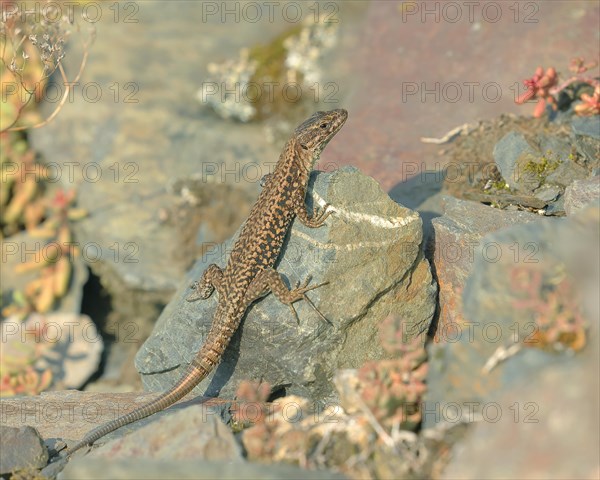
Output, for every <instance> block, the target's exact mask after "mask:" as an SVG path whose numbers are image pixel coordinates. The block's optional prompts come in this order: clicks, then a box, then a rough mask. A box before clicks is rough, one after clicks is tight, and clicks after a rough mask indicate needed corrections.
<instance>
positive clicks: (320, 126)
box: [319, 123, 327, 128]
mask: <svg viewBox="0 0 600 480" xmlns="http://www.w3.org/2000/svg"><path fill="white" fill-rule="evenodd" d="M319 128H327V124H326V123H322V124H321V125H319Z"/></svg>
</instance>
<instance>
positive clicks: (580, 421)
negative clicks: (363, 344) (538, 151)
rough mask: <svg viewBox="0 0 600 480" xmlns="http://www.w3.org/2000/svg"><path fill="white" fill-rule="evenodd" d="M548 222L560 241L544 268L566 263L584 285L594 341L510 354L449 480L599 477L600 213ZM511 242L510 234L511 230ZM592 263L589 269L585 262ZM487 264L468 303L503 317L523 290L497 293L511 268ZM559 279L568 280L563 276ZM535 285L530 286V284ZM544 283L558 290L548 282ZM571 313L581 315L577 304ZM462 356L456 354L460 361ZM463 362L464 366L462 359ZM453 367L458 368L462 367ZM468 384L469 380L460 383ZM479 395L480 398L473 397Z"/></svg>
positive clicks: (548, 231) (581, 299) (546, 234)
mask: <svg viewBox="0 0 600 480" xmlns="http://www.w3.org/2000/svg"><path fill="white" fill-rule="evenodd" d="M545 225H546V227H545V228H542V230H543V231H542V234H541V235H540V237H543V238H548V239H549V240H551V239H555V241H549V242H547V243H546V242H544V243H541V244H540V245H542V246H543V247H542V248H543V251H542V250H540V260H541V261H543V265H539V266H540V267H541V270H542V271H545V272H548V271H552V270H551V269H549V267H552V266H553V265H552V264H554V266H555V265H561V264H562V265H563V266H566V272H567V273H568V275H569V277H570V278H571V279H572V281H573V286H574V290H576V291H575V292H571V293H572V294H575V295H576V297H577V300H576V301H575V303H572V304H571V305H576V306H577V307H578V308H581V313H583V314H584V316H585V318H586V320H587V332H586V345H585V347H584V348H583V349H582V350H581V351H580V352H579V353H577V354H575V355H564V354H563V355H557V354H548V353H542V352H541V351H538V352H534V351H533V349H527V350H524V351H522V352H520V353H518V354H517V355H516V356H514V357H511V358H509V359H507V360H506V361H505V364H504V365H502V364H501V365H499V366H498V367H497V369H498V370H499V371H498V372H497V374H498V375H497V376H496V381H497V382H498V386H499V390H498V391H497V392H496V393H495V394H494V395H493V396H488V397H487V400H485V401H483V402H482V403H481V405H483V406H484V409H483V410H482V413H483V412H485V413H484V414H483V415H481V417H480V419H479V421H477V422H476V423H475V424H474V425H471V426H470V427H471V428H470V433H469V435H468V437H467V438H466V439H464V440H463V441H461V442H460V444H459V446H458V447H457V448H455V449H454V451H453V454H452V455H451V460H450V462H449V464H448V466H447V467H446V470H445V471H444V475H443V477H442V478H448V479H451V478H556V479H559V478H594V477H595V476H597V473H598V447H599V445H600V433H599V431H598V428H597V426H598V424H599V422H600V411H599V410H598V389H599V387H600V385H599V379H600V372H599V365H598V355H600V342H599V335H598V334H599V332H600V328H599V327H600V325H599V323H598V322H599V318H600V311H599V310H600V306H599V304H598V284H599V283H600V269H599V267H598V265H600V258H599V256H600V252H599V251H598V243H597V242H598V240H599V239H598V229H599V227H600V210H599V209H598V208H597V207H590V208H588V209H586V210H585V211H584V212H581V213H580V214H578V215H576V216H575V217H571V218H570V219H567V220H564V221H561V222H560V223H545ZM535 226H536V225H533V224H532V225H527V226H523V227H516V228H515V229H519V230H520V231H521V234H522V233H523V231H524V230H528V231H529V233H530V235H533V228H534V227H535ZM506 233H507V234H508V232H506ZM513 238H514V237H513ZM521 238H522V236H521ZM504 239H505V240H507V239H508V237H507V236H506V235H505V236H504ZM574 239H576V243H575V242H574ZM594 242H596V243H595V244H594ZM574 243H575V244H574ZM581 252H586V258H585V259H584V260H581V259H578V258H577V257H578V256H580V255H581ZM554 255H556V256H557V257H558V261H557V262H555V261H554ZM584 263H587V264H588V266H587V267H586V266H584V265H582V264H584ZM482 266H483V267H484V271H483V272H481V271H480V272H481V273H483V275H476V276H474V277H473V282H472V283H471V282H469V286H470V289H469V291H468V292H465V295H466V297H467V298H466V299H465V300H466V308H467V309H468V310H469V311H470V312H472V313H473V314H477V315H481V316H480V317H478V318H482V319H483V318H485V319H489V320H487V321H488V322H491V321H496V320H498V319H499V317H502V316H503V314H502V313H501V312H502V311H505V310H509V311H510V310H512V309H511V307H510V302H509V303H508V304H507V303H503V304H502V306H501V307H500V309H499V308H498V307H499V306H500V302H503V301H504V300H506V299H507V297H511V296H512V297H513V298H515V297H518V295H517V292H515V291H514V290H516V289H514V290H513V291H512V292H510V293H508V295H507V292H505V291H498V290H497V287H498V286H499V283H501V282H502V280H501V278H500V277H501V276H502V275H503V272H502V271H501V270H504V267H505V266H506V265H505V266H500V265H491V264H490V265H482ZM479 281H483V282H485V283H484V285H485V289H486V290H489V291H488V292H487V293H486V292H484V291H483V290H484V289H483V288H481V286H480V287H477V286H476V284H475V282H479ZM552 281H553V282H554V283H556V282H557V281H560V276H559V277H558V278H556V277H555V278H554V279H552ZM527 287H528V286H527V285H525V289H527ZM544 288H551V287H549V285H548V284H546V287H544ZM525 289H524V290H525ZM565 293H566V292H565ZM494 297H499V298H494ZM561 300H562V306H566V305H567V304H568V300H569V299H568V298H565V297H563V298H562V299H561ZM506 307H508V308H506ZM567 311H568V313H570V314H574V313H575V312H574V311H573V310H572V309H568V310H567ZM526 313H527V312H522V314H525V315H522V316H523V317H525V319H526V320H527V321H531V320H533V318H532V317H531V316H529V315H527V314H526ZM512 320H513V321H514V322H515V323H514V324H513V325H517V324H520V325H522V319H520V318H519V317H518V316H514V317H513V319H512ZM517 322H518V323H517ZM514 331H516V330H515V328H514V326H513V332H514ZM498 344H502V343H501V342H498ZM481 347H482V345H481V343H479V342H474V343H472V344H471V345H470V348H471V350H478V349H480V348H481ZM456 353H458V352H456ZM534 353H535V354H536V355H535V356H536V357H539V358H538V359H539V360H540V361H539V363H538V364H537V365H534V363H533V358H532V356H533V354H534ZM463 355H464V357H465V359H467V358H468V359H469V360H470V361H471V362H474V363H475V365H477V364H480V362H481V360H483V359H482V358H480V360H479V362H478V361H477V360H476V359H475V358H474V357H475V356H476V355H467V354H466V352H463ZM456 358H457V357H455V356H452V359H456ZM452 359H449V358H447V359H446V360H452ZM459 362H460V363H462V364H463V365H464V363H463V361H462V359H460V360H459ZM469 368H470V367H467V369H469ZM503 370H504V372H502V371H503ZM452 371H453V372H457V371H456V370H454V369H452ZM449 373H450V372H449ZM464 375H466V376H467V375H468V376H470V377H469V381H470V383H471V384H473V385H479V386H481V385H482V376H481V375H477V373H476V372H473V369H472V368H471V369H470V371H465V372H464ZM494 375H495V374H494V371H492V376H494ZM455 378H456V377H455ZM465 380H466V379H465ZM463 385H464V383H463V382H462V381H461V382H460V383H459V384H458V385H457V388H459V389H460V388H461V387H462V386H463ZM471 400H474V398H473V397H471ZM481 405H480V406H481ZM507 445H510V448H507ZM498 451H502V452H503V461H501V462H490V461H489V459H490V458H493V456H494V455H495V454H496V453H497V452H498Z"/></svg>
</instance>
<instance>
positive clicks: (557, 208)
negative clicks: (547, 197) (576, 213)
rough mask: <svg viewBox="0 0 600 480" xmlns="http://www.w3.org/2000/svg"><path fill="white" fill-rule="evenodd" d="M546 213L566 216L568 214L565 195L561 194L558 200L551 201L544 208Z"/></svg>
mask: <svg viewBox="0 0 600 480" xmlns="http://www.w3.org/2000/svg"><path fill="white" fill-rule="evenodd" d="M544 215H555V216H559V217H564V216H565V215H566V212H565V196H564V195H560V196H559V197H558V198H557V199H556V200H554V201H553V202H551V203H549V204H548V205H547V206H546V209H545V210H544Z"/></svg>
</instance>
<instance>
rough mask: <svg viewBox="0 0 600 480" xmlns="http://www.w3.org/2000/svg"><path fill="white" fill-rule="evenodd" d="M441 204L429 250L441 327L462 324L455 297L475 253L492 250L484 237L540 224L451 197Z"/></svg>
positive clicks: (525, 216)
mask: <svg viewBox="0 0 600 480" xmlns="http://www.w3.org/2000/svg"><path fill="white" fill-rule="evenodd" d="M443 204H444V215H443V216H441V217H438V218H435V219H434V220H433V221H432V224H433V230H434V232H435V235H434V237H433V242H432V243H431V245H430V247H429V248H430V249H432V250H433V252H432V255H433V262H434V265H435V272H436V279H437V282H438V285H439V289H440V295H439V322H438V323H439V324H440V326H444V325H449V324H453V323H458V324H462V323H463V322H464V316H463V312H462V307H461V304H460V301H457V296H458V295H460V292H461V291H462V289H463V288H464V283H465V280H466V278H467V277H468V275H469V274H470V273H471V271H472V269H473V262H474V261H475V249H476V248H477V247H483V248H486V249H487V248H493V245H492V246H490V245H489V244H487V243H484V241H483V238H484V236H485V235H487V234H488V233H489V232H493V231H496V230H499V229H502V228H506V227H509V226H512V225H518V224H520V223H527V222H533V221H536V220H539V216H538V215H535V214H533V213H529V212H521V211H507V210H500V209H497V208H492V207H489V206H487V205H483V204H481V203H477V202H469V201H466V200H459V199H456V198H454V197H448V196H445V197H444V198H443ZM507 253H508V252H507ZM444 328H445V327H444ZM430 348H431V349H433V350H432V351H431V352H432V356H435V353H434V352H435V349H436V344H432V345H431V347H430Z"/></svg>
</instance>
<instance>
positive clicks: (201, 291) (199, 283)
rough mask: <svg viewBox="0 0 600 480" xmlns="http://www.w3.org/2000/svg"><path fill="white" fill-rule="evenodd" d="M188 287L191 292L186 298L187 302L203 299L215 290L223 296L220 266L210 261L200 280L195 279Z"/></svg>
mask: <svg viewBox="0 0 600 480" xmlns="http://www.w3.org/2000/svg"><path fill="white" fill-rule="evenodd" d="M190 288H191V289H192V290H193V292H192V293H191V294H190V295H189V296H188V297H187V298H186V300H187V301H188V302H194V301H196V300H205V299H207V298H208V297H210V296H211V295H212V293H213V292H214V291H215V289H216V290H217V294H218V295H219V296H220V297H222V296H223V270H221V268H220V267H219V266H218V265H216V264H214V263H211V264H210V265H209V266H208V268H207V269H206V270H204V273H203V274H202V277H200V280H196V281H195V282H193V283H192V284H191V285H190Z"/></svg>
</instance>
